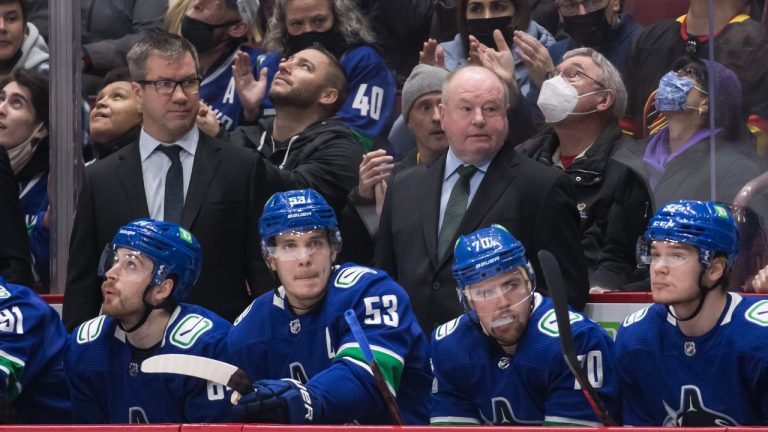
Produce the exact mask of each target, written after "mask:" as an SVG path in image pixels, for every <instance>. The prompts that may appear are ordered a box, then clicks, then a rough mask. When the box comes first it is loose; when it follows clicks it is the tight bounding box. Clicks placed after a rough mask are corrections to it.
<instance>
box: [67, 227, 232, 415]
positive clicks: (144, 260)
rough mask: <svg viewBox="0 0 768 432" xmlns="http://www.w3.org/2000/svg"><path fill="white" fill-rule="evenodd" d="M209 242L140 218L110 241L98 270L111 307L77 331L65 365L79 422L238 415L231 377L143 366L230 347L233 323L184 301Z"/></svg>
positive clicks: (222, 352) (216, 354)
mask: <svg viewBox="0 0 768 432" xmlns="http://www.w3.org/2000/svg"><path fill="white" fill-rule="evenodd" d="M202 258H203V254H202V249H201V248H200V244H199V243H198V242H197V239H196V238H195V236H194V235H192V233H190V232H189V231H187V230H185V229H184V228H182V227H181V226H179V225H177V224H174V223H169V222H162V221H156V220H154V219H138V220H135V221H133V222H130V223H128V224H127V225H125V226H122V227H120V228H119V229H118V230H117V232H116V233H115V236H114V238H113V239H112V241H111V242H110V243H109V244H108V245H106V247H105V248H104V251H103V253H102V257H101V260H100V262H99V267H98V273H99V275H101V276H103V277H105V278H106V280H105V281H104V283H103V284H102V285H101V291H102V293H103V297H104V300H103V302H102V305H101V309H102V312H103V315H100V316H98V317H96V318H93V319H91V320H89V321H86V322H85V323H83V324H82V325H80V326H79V327H77V328H76V329H75V330H74V331H73V332H72V334H71V336H70V341H69V342H70V343H69V350H68V352H67V354H66V359H65V370H66V371H67V378H68V380H69V387H70V389H71V392H72V411H71V412H72V420H73V422H74V423H144V424H146V423H187V422H189V423H192V422H201V423H202V422H223V421H228V420H230V417H231V416H230V410H231V408H230V403H229V398H228V397H227V390H226V388H225V387H224V386H223V385H221V384H216V383H213V382H208V381H205V380H201V379H198V378H192V377H187V376H183V375H176V374H151V373H144V372H142V371H140V369H139V366H140V365H141V362H142V361H144V360H145V359H147V358H148V357H151V356H154V355H160V354H190V355H197V356H203V357H208V358H214V359H223V358H224V357H225V356H226V346H227V345H226V344H227V335H228V334H229V330H230V329H231V328H232V325H231V324H230V323H228V322H227V321H226V320H224V319H223V318H221V317H220V316H218V315H216V314H215V313H213V312H211V311H209V310H207V309H205V308H202V307H200V306H195V305H192V304H188V303H184V301H185V299H186V298H187V295H188V294H189V292H190V290H191V289H192V286H193V285H194V283H195V281H196V280H197V278H198V276H200V270H201V267H202V266H201V261H202Z"/></svg>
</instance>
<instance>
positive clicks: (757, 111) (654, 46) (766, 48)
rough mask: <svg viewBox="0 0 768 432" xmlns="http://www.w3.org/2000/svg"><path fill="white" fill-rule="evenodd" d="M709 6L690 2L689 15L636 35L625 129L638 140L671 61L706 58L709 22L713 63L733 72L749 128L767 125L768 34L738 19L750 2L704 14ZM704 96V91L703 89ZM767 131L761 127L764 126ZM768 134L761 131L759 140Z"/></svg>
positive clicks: (738, 0)
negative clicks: (648, 102) (741, 91)
mask: <svg viewBox="0 0 768 432" xmlns="http://www.w3.org/2000/svg"><path fill="white" fill-rule="evenodd" d="M708 3H709V2H708V0H690V6H689V8H688V13H687V14H686V15H683V16H681V17H680V18H678V19H676V20H665V21H662V22H659V23H657V24H654V25H652V26H650V27H648V28H646V29H644V30H643V31H642V32H640V33H639V35H638V37H637V41H636V42H635V44H634V46H633V48H632V53H631V55H630V56H629V57H628V61H627V63H626V64H625V69H623V70H622V72H623V76H624V80H625V82H626V83H627V84H628V85H629V88H628V91H629V106H628V116H629V120H630V121H629V122H627V123H626V124H624V125H623V127H625V128H626V129H631V130H633V131H634V132H635V133H636V136H637V137H638V138H642V137H644V136H645V135H644V134H645V133H646V131H643V130H642V124H643V120H644V119H643V108H644V106H645V103H646V100H647V99H648V98H649V96H650V95H651V93H652V92H653V90H655V89H656V88H657V86H658V82H659V79H661V77H662V76H663V75H664V74H666V73H667V72H668V71H669V68H670V66H671V65H673V64H674V62H675V60H677V59H678V58H679V57H681V56H684V55H686V54H687V55H689V56H693V57H694V58H697V59H704V58H708V52H709V49H708V45H709V42H708V37H707V32H708V26H709V24H708V23H709V19H710V17H711V19H712V20H713V21H714V22H713V26H714V35H715V41H716V44H715V47H714V51H715V60H717V61H718V62H719V63H721V64H723V65H724V66H725V67H727V68H728V69H730V70H732V71H733V72H734V73H735V74H736V75H737V76H738V77H739V80H740V81H741V86H742V88H743V89H744V102H745V104H746V106H747V108H748V114H751V115H755V117H753V118H752V119H751V120H750V125H751V127H752V128H760V125H764V124H765V119H768V98H767V97H766V96H765V95H767V94H768V62H767V61H765V59H766V58H768V30H766V28H765V26H764V25H763V24H762V23H760V22H758V21H755V20H753V19H751V18H749V16H748V15H745V14H742V11H743V10H744V9H745V6H746V5H747V4H748V3H749V0H718V1H716V2H713V3H712V4H713V7H714V10H713V11H712V13H711V14H710V13H709V12H708ZM705 90H706V88H705ZM763 128H765V126H763ZM766 133H767V132H766V131H763V132H762V135H765V134H766Z"/></svg>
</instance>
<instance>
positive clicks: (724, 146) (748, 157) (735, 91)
mask: <svg viewBox="0 0 768 432" xmlns="http://www.w3.org/2000/svg"><path fill="white" fill-rule="evenodd" d="M709 68H711V70H712V72H713V73H714V74H713V75H712V76H710V75H709ZM710 82H712V83H713V85H714V91H715V94H714V95H710V94H708V89H709V84H710ZM710 107H712V108H713V109H714V110H715V123H714V124H713V125H712V126H710V124H709V110H710ZM741 107H742V90H741V84H740V83H739V79H738V77H737V76H736V74H735V73H733V72H732V71H731V70H730V69H728V68H726V67H725V66H723V65H721V64H720V63H717V62H711V61H709V60H691V59H690V58H687V57H684V58H681V59H678V61H676V62H675V63H674V66H673V68H672V70H671V71H669V72H667V74H666V75H664V76H663V77H662V78H661V80H660V81H659V84H658V91H657V93H656V98H655V108H656V111H658V112H660V113H662V114H663V115H664V117H665V118H666V121H667V125H666V126H664V127H663V128H662V129H661V130H660V131H659V132H658V133H656V134H654V135H652V136H651V137H650V138H648V139H645V140H641V141H636V142H635V143H633V145H631V146H624V147H622V148H621V149H620V150H619V151H618V152H617V153H616V158H617V159H619V160H621V161H622V162H624V163H626V164H627V165H629V166H631V167H633V168H635V169H636V170H637V171H638V172H640V173H641V174H642V175H643V176H644V177H645V178H646V180H647V181H648V183H649V185H650V187H651V189H652V191H653V196H654V199H655V203H656V206H661V205H663V204H665V203H667V202H669V201H672V200H679V199H694V200H710V199H713V198H714V199H717V200H718V201H722V202H731V201H733V198H734V196H736V193H737V192H738V191H739V189H741V187H742V186H744V184H746V183H747V182H748V181H750V180H752V179H753V178H755V177H757V176H758V175H759V174H760V173H761V172H762V170H761V168H760V166H759V165H758V163H757V162H756V161H757V157H756V155H755V153H754V151H753V150H752V149H751V147H750V145H749V141H745V138H744V135H745V134H746V132H745V126H744V123H745V122H744V117H743V116H742V114H741V113H742V111H741ZM712 135H714V140H715V143H716V145H715V160H714V164H715V172H714V173H712V170H711V168H710V167H711V158H710V137H711V136H712ZM713 175H714V177H715V178H714V180H715V193H716V196H715V197H712V195H711V182H712V176H713Z"/></svg>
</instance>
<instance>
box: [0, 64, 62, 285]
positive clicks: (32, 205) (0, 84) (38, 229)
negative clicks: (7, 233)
mask: <svg viewBox="0 0 768 432" xmlns="http://www.w3.org/2000/svg"><path fill="white" fill-rule="evenodd" d="M0 89H2V90H0V145H2V146H3V147H5V149H6V150H7V151H8V156H9V158H10V162H11V168H12V169H13V172H14V174H15V175H16V179H17V181H18V184H19V189H18V190H19V191H20V192H19V199H20V200H21V206H22V210H23V212H24V217H25V220H26V225H27V231H28V233H29V242H30V246H31V250H32V256H33V259H34V269H35V273H36V275H35V282H36V283H39V284H41V285H42V286H41V289H42V290H43V291H46V292H47V290H48V284H49V269H50V263H49V261H50V240H49V237H50V233H49V231H48V223H47V219H46V218H45V217H44V216H45V213H46V210H47V209H48V157H49V155H48V153H49V142H48V78H46V77H45V76H44V75H42V74H41V73H38V72H35V71H31V70H27V69H16V70H14V71H13V72H12V73H11V75H8V76H5V77H3V78H2V79H0Z"/></svg>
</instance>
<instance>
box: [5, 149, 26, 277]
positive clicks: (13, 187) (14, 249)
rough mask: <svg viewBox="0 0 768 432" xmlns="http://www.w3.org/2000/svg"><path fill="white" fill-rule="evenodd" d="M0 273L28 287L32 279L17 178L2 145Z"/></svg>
mask: <svg viewBox="0 0 768 432" xmlns="http://www.w3.org/2000/svg"><path fill="white" fill-rule="evenodd" d="M0 276H2V277H3V278H5V280H6V281H8V282H12V283H16V284H21V285H26V286H28V287H31V286H32V283H33V282H34V278H33V276H32V255H31V253H30V251H29V238H27V226H26V224H25V223H24V212H23V211H22V209H21V203H20V202H19V181H18V180H16V176H15V175H14V174H13V170H12V169H11V163H10V161H9V160H8V153H7V152H6V150H5V147H3V146H0Z"/></svg>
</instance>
